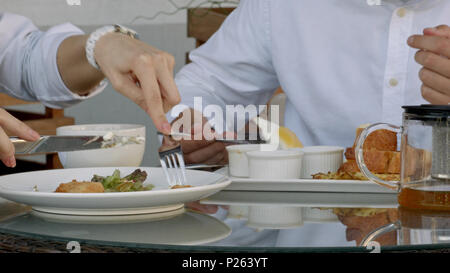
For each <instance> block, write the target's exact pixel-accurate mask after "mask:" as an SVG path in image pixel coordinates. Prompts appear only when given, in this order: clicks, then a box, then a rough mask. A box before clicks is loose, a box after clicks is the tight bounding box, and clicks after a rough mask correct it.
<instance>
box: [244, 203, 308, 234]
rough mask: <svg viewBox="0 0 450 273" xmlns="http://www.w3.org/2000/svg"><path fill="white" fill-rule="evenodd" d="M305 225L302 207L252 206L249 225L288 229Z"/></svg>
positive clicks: (260, 227) (258, 227)
mask: <svg viewBox="0 0 450 273" xmlns="http://www.w3.org/2000/svg"><path fill="white" fill-rule="evenodd" d="M302 225H303V219H302V208H301V207H284V206H267V205H261V206H250V208H249V212H248V220H247V226H248V227H252V228H257V229H287V228H296V227H300V226H302Z"/></svg>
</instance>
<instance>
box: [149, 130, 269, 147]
mask: <svg viewBox="0 0 450 273" xmlns="http://www.w3.org/2000/svg"><path fill="white" fill-rule="evenodd" d="M157 134H158V135H162V136H167V135H165V134H163V133H161V132H157ZM170 136H171V137H177V138H180V139H182V138H183V137H187V138H188V139H190V138H191V137H192V135H191V134H186V133H176V132H174V133H171V134H170ZM214 141H217V142H223V143H228V144H265V143H267V141H265V140H263V139H256V137H255V139H220V138H219V139H214Z"/></svg>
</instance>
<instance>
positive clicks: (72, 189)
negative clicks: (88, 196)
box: [55, 180, 105, 193]
mask: <svg viewBox="0 0 450 273" xmlns="http://www.w3.org/2000/svg"><path fill="white" fill-rule="evenodd" d="M104 191H105V189H104V188H103V185H102V183H99V182H87V181H82V182H78V181H76V180H72V182H69V183H61V184H59V186H58V188H57V189H56V190H55V192H65V193H99V192H104Z"/></svg>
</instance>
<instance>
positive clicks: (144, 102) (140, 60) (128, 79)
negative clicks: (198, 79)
mask: <svg viewBox="0 0 450 273" xmlns="http://www.w3.org/2000/svg"><path fill="white" fill-rule="evenodd" d="M94 56H95V60H96V61H97V63H98V65H99V66H100V68H101V70H102V72H103V74H104V75H105V76H106V77H107V78H108V79H109V80H110V82H111V83H112V85H113V87H114V89H115V90H117V91H118V92H120V93H121V94H123V95H125V96H126V97H128V98H129V99H131V100H132V101H134V102H135V103H136V104H137V105H139V106H140V107H141V108H142V109H144V110H145V111H146V112H147V113H148V114H149V115H150V117H151V118H152V120H153V122H154V124H155V126H156V128H157V130H158V131H160V132H162V133H165V134H169V133H170V124H169V123H168V121H167V119H166V116H165V113H167V112H168V111H169V110H170V109H171V108H172V107H173V106H174V105H176V104H178V103H179V102H180V95H179V93H178V89H177V87H176V85H175V81H174V78H173V69H174V66H175V60H174V57H173V56H172V55H170V54H168V53H166V52H164V51H161V50H158V49H156V48H154V47H152V46H150V45H148V44H146V43H144V42H142V41H139V40H136V39H133V38H130V37H128V36H126V35H123V34H118V33H110V34H106V35H104V36H103V37H101V38H100V39H99V40H98V41H97V44H96V46H95V49H94Z"/></svg>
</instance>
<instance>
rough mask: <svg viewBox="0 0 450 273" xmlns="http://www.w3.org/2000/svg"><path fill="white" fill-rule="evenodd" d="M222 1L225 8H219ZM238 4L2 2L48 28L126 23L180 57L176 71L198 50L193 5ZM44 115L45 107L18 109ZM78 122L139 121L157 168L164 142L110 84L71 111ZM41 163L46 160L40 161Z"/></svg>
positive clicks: (195, 0)
mask: <svg viewBox="0 0 450 273" xmlns="http://www.w3.org/2000/svg"><path fill="white" fill-rule="evenodd" d="M217 3H219V4H217ZM219 5H220V6H235V5H236V1H228V0H221V1H214V2H212V1H209V0H206V1H202V0H0V10H2V11H3V12H11V13H17V14H21V15H24V16H26V17H28V18H31V19H32V20H33V21H34V23H35V24H36V25H38V26H39V27H41V28H42V29H46V28H48V27H50V26H53V25H56V24H61V23H65V22H71V23H73V24H75V25H77V26H78V27H80V28H81V29H82V30H84V31H86V32H91V31H92V30H94V29H96V28H98V27H100V26H102V25H106V24H123V25H125V26H128V27H130V28H133V29H135V30H136V31H137V32H138V33H139V34H140V38H141V40H143V41H145V42H147V43H149V44H151V45H153V46H155V47H157V48H159V49H162V50H164V51H167V52H168V53H170V54H172V55H173V56H174V57H175V61H176V67H175V73H176V72H177V71H178V70H179V69H180V68H181V67H182V66H183V65H184V63H185V60H186V52H188V51H190V50H192V49H193V48H195V42H194V40H193V39H191V38H187V35H186V34H187V33H186V30H187V26H186V20H187V16H186V14H187V11H186V8H188V7H200V6H201V7H218V6H219ZM13 108H15V109H23V110H25V109H32V110H33V111H43V109H44V108H43V107H41V106H39V105H25V106H20V107H19V106H17V107H13ZM66 115H67V116H72V117H74V118H75V122H76V124H88V123H139V124H145V125H146V127H147V132H146V134H147V147H146V153H145V158H144V161H143V163H142V165H143V166H157V165H159V160H158V158H157V149H158V147H159V141H158V138H157V137H156V131H155V128H154V126H153V124H152V122H151V120H150V118H149V117H148V116H147V115H146V113H145V112H144V111H143V110H141V109H140V108H139V107H138V106H136V105H134V103H132V102H131V101H129V100H128V99H127V98H125V97H123V96H122V95H120V94H118V93H117V92H115V91H114V90H113V89H112V87H111V86H110V85H109V86H108V88H107V89H106V90H105V91H104V92H103V93H101V94H100V95H98V96H96V97H94V98H92V99H90V100H88V101H85V102H83V103H80V104H79V105H76V106H73V107H70V108H67V109H66ZM36 160H38V161H39V160H40V158H38V157H37V158H36Z"/></svg>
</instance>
